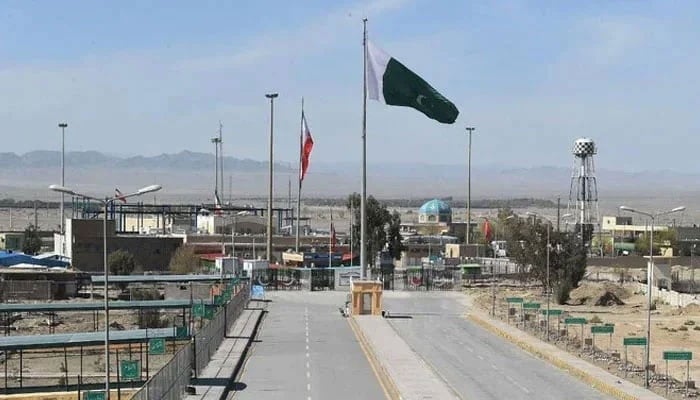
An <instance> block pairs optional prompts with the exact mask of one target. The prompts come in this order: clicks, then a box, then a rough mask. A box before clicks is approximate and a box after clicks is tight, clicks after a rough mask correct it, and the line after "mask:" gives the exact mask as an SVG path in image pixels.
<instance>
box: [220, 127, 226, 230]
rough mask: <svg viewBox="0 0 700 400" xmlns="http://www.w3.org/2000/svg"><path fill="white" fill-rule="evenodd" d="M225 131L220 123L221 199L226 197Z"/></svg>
mask: <svg viewBox="0 0 700 400" xmlns="http://www.w3.org/2000/svg"><path fill="white" fill-rule="evenodd" d="M223 129H224V124H222V123H221V121H219V159H220V160H221V161H220V162H219V168H221V197H224V196H226V194H225V193H226V192H225V191H224V137H223V135H222V131H223ZM224 200H225V199H224ZM222 225H223V224H222Z"/></svg>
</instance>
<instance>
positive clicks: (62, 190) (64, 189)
mask: <svg viewBox="0 0 700 400" xmlns="http://www.w3.org/2000/svg"><path fill="white" fill-rule="evenodd" d="M161 188H162V187H161V186H160V185H150V186H146V187H143V188H141V189H139V190H137V191H136V192H134V193H130V194H126V195H121V196H118V197H117V196H114V197H105V198H104V199H99V198H97V197H92V196H87V195H84V194H81V193H77V192H75V191H74V190H72V189H69V188H67V187H65V186H63V185H51V186H49V189H50V190H53V191H54V192H59V193H61V194H68V195H71V196H78V197H84V198H86V199H90V200H95V201H97V202H99V203H101V204H102V206H103V207H104V210H103V211H104V219H103V222H102V234H103V237H102V250H103V251H102V252H103V260H102V261H103V263H104V264H103V266H104V276H105V283H104V285H105V306H104V311H105V399H106V400H109V293H108V292H109V267H108V266H107V207H109V205H110V204H111V203H113V202H114V201H115V200H123V199H127V198H129V197H135V196H141V195H144V194H146V193H151V192H156V191H158V190H160V189H161Z"/></svg>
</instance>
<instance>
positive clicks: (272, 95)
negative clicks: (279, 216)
mask: <svg viewBox="0 0 700 400" xmlns="http://www.w3.org/2000/svg"><path fill="white" fill-rule="evenodd" d="M278 96H279V93H267V94H266V95H265V97H267V98H268V99H270V165H269V170H268V171H269V172H268V174H269V177H268V179H269V181H268V193H267V196H268V198H267V262H268V263H272V164H273V161H274V160H273V158H272V144H273V138H274V125H273V123H274V118H275V99H276V98H277V97H278Z"/></svg>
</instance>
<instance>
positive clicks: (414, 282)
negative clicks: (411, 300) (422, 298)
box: [392, 268, 462, 290]
mask: <svg viewBox="0 0 700 400" xmlns="http://www.w3.org/2000/svg"><path fill="white" fill-rule="evenodd" d="M461 278H462V275H461V271H460V270H459V269H434V268H409V269H406V270H404V271H397V272H396V273H395V274H394V277H393V279H392V282H393V283H394V285H395V286H394V287H392V289H393V288H396V289H399V290H401V289H402V290H459V289H460V287H461V285H462V279H461Z"/></svg>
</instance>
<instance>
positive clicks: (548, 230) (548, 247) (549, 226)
mask: <svg viewBox="0 0 700 400" xmlns="http://www.w3.org/2000/svg"><path fill="white" fill-rule="evenodd" d="M526 214H527V215H530V216H532V218H533V220H534V219H535V218H537V217H540V218H542V219H544V220H545V221H547V222H548V224H547V287H546V291H547V320H546V321H547V322H546V323H545V327H546V329H547V341H549V306H550V303H551V300H550V298H551V297H552V294H551V292H552V288H551V284H550V281H549V253H550V250H551V247H552V245H551V243H550V233H549V232H550V231H551V226H552V221H550V220H549V218H547V217H545V216H542V215H538V214H537V213H534V212H531V211H528V212H527V213H526ZM533 223H534V222H533Z"/></svg>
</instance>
